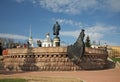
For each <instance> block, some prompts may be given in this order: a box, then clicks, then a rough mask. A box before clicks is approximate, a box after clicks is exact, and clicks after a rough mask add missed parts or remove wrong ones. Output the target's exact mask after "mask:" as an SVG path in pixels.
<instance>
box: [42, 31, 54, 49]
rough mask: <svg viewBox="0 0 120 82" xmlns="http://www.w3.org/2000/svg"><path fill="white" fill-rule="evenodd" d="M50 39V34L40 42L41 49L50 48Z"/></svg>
mask: <svg viewBox="0 0 120 82" xmlns="http://www.w3.org/2000/svg"><path fill="white" fill-rule="evenodd" d="M52 43H53V42H52V39H51V38H50V34H49V33H47V34H46V38H45V39H44V40H43V42H42V47H52V45H53V44H52Z"/></svg>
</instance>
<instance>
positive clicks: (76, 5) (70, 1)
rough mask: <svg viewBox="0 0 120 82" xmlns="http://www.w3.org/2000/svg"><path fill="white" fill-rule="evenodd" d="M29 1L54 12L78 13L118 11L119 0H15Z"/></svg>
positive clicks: (119, 9) (119, 10) (18, 0)
mask: <svg viewBox="0 0 120 82" xmlns="http://www.w3.org/2000/svg"><path fill="white" fill-rule="evenodd" d="M16 1H17V2H18V3H21V2H25V1H26V2H31V3H33V4H34V5H35V4H36V5H40V6H41V7H42V8H44V9H47V10H49V11H52V12H55V13H67V14H79V13H81V12H83V11H87V10H89V11H94V10H96V9H97V10H110V11H115V12H120V7H119V5H120V0H16Z"/></svg>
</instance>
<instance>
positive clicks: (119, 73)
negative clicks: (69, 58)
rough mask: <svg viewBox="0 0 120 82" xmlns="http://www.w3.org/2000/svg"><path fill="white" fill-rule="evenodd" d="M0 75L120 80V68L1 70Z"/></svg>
mask: <svg viewBox="0 0 120 82" xmlns="http://www.w3.org/2000/svg"><path fill="white" fill-rule="evenodd" d="M0 77H19V78H23V77H69V78H78V79H80V80H83V81H84V82H120V69H118V68H115V69H107V70H96V71H53V72H52V71H41V72H40V71H39V72H21V73H15V72H14V73H13V72H2V71H1V72H0Z"/></svg>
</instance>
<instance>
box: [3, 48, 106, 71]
mask: <svg viewBox="0 0 120 82" xmlns="http://www.w3.org/2000/svg"><path fill="white" fill-rule="evenodd" d="M7 52H8V53H7V54H5V55H4V61H3V62H4V68H5V70H8V71H9V70H12V71H72V70H75V71H76V70H81V65H82V64H83V66H84V65H85V67H87V66H89V65H88V62H89V61H88V62H87V61H86V59H87V60H91V61H93V59H94V61H95V59H99V58H100V59H103V60H105V59H106V58H107V55H106V53H105V52H104V51H102V50H95V49H89V48H86V51H85V52H86V53H85V56H84V58H85V61H84V62H83V63H81V65H76V64H75V63H74V62H72V61H71V60H70V59H69V57H68V56H69V54H67V47H40V48H30V49H27V48H18V49H17V48H15V49H7ZM101 62H102V63H104V61H101ZM84 63H85V64H84ZM96 64H98V66H99V62H98V63H95V65H96ZM90 65H91V64H90ZM96 66H97V65H96Z"/></svg>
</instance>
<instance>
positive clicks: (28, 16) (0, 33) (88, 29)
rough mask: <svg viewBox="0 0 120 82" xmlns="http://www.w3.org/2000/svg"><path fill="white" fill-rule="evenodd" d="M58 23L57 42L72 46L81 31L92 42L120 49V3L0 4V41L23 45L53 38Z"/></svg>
mask: <svg viewBox="0 0 120 82" xmlns="http://www.w3.org/2000/svg"><path fill="white" fill-rule="evenodd" d="M56 21H58V22H59V24H60V26H61V30H60V38H61V41H64V42H65V43H66V44H73V43H74V42H75V41H76V39H77V37H78V35H79V33H80V31H81V29H85V35H86V36H87V35H89V36H90V39H91V42H92V41H94V40H95V41H96V43H97V42H99V41H100V42H101V44H104V43H107V44H108V45H120V0H0V37H5V38H13V39H17V40H23V41H26V40H27V39H28V37H29V28H30V26H31V28H32V36H33V39H34V40H36V39H41V40H42V39H44V38H45V34H46V33H48V32H49V33H50V36H51V38H53V37H54V36H53V25H54V23H55V22H56Z"/></svg>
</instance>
